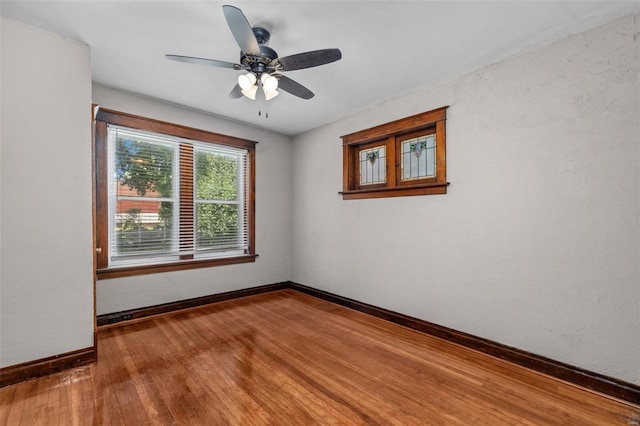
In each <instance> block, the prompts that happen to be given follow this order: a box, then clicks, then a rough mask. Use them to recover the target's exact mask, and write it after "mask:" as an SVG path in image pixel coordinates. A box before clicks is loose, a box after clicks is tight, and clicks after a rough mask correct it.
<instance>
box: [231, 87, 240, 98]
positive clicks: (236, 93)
mask: <svg viewBox="0 0 640 426" xmlns="http://www.w3.org/2000/svg"><path fill="white" fill-rule="evenodd" d="M229 97H230V98H231V99H239V98H241V97H242V87H240V85H239V84H236V85H235V87H234V88H233V89H232V90H231V92H229Z"/></svg>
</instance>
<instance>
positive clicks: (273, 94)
mask: <svg viewBox="0 0 640 426" xmlns="http://www.w3.org/2000/svg"><path fill="white" fill-rule="evenodd" d="M279 94H280V93H279V92H278V91H277V90H267V88H266V87H265V88H264V98H265V99H266V100H268V101H270V100H271V99H273V98H275V97H276V96H278V95H279Z"/></svg>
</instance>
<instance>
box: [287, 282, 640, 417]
mask: <svg viewBox="0 0 640 426" xmlns="http://www.w3.org/2000/svg"><path fill="white" fill-rule="evenodd" d="M290 288H292V289H293V290H296V291H299V292H301V293H305V294H308V295H310V296H313V297H317V298H319V299H323V300H326V301H329V302H332V303H335V304H338V305H341V306H345V307H347V308H351V309H354V310H356V311H359V312H363V313H366V314H368V315H372V316H374V317H377V318H382V319H384V320H387V321H390V322H393V323H396V324H400V325H403V326H405V327H408V328H411V329H413V330H416V331H420V332H423V333H426V334H429V335H432V336H435V337H439V338H441V339H444V340H448V341H450V342H453V343H457V344H459V345H462V346H465V347H468V348H471V349H475V350H477V351H479V352H482V353H486V354H489V355H492V356H495V357H496V358H500V359H503V360H506V361H509V362H512V363H514V364H518V365H521V366H523V367H526V368H528V369H530V370H534V371H537V372H540V373H543V374H546V375H549V376H551V377H555V378H557V379H560V380H564V381H566V382H569V383H572V384H574V385H577V386H580V387H583V388H587V389H591V390H593V391H596V392H599V393H602V394H605V395H609V396H612V397H614V398H618V399H621V400H624V401H628V402H631V403H633V404H637V405H640V386H637V385H635V384H633V383H629V382H625V381H623V380H619V379H615V378H613V377H608V376H605V375H603V374H599V373H595V372H592V371H588V370H585V369H582V368H579V367H576V366H573V365H570V364H565V363H563V362H560V361H555V360H553V359H550V358H546V357H543V356H540V355H536V354H533V353H530V352H527V351H523V350H521V349H517V348H513V347H511V346H507V345H503V344H501V343H498V342H494V341H492V340H488V339H483V338H481V337H477V336H474V335H471V334H467V333H463V332H461V331H457V330H453V329H451V328H447V327H443V326H441V325H438V324H434V323H430V322H428V321H424V320H421V319H418V318H414V317H410V316H408V315H403V314H400V313H397V312H393V311H390V310H387V309H383V308H379V307H376V306H373V305H369V304H367V303H362V302H359V301H357V300H353V299H349V298H346V297H342V296H338V295H336V294H332V293H329V292H326V291H323V290H318V289H315V288H312V287H307V286H304V285H301V284H297V283H293V282H291V283H290Z"/></svg>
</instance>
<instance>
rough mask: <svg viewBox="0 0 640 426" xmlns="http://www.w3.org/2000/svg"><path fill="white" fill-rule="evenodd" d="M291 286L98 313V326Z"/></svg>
mask: <svg viewBox="0 0 640 426" xmlns="http://www.w3.org/2000/svg"><path fill="white" fill-rule="evenodd" d="M287 288H291V285H290V283H289V282H288V281H287V282H281V283H275V284H267V285H262V286H258V287H251V288H246V289H242V290H234V291H228V292H226V293H218V294H212V295H210V296H202V297H195V298H193V299H186V300H180V301H177V302H170V303H163V304H161V305H155V306H147V307H144V308H137V309H130V310H127V311H121V312H114V313H111V314H104V315H98V318H97V324H98V327H103V326H106V325H109V324H115V323H119V322H122V321H129V320H135V319H139V318H144V317H148V316H151V315H159V314H165V313H169V312H174V311H179V310H182V309H188V308H195V307H197V306H202V305H208V304H210V303H216V302H222V301H225V300H230V299H237V298H239V297H245V296H253V295H255V294H261V293H268V292H271V291H276V290H284V289H287Z"/></svg>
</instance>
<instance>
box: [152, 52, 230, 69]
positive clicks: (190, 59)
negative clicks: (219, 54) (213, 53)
mask: <svg viewBox="0 0 640 426" xmlns="http://www.w3.org/2000/svg"><path fill="white" fill-rule="evenodd" d="M165 56H166V57H167V59H171V60H172V61H178V62H186V63H188V64H199V65H209V66H212V67H220V68H231V69H234V70H239V69H242V66H241V65H240V64H233V63H231V62H225V61H218V60H216V59H205V58H194V57H193V56H181V55H165Z"/></svg>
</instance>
